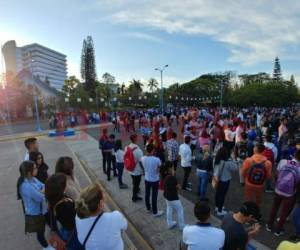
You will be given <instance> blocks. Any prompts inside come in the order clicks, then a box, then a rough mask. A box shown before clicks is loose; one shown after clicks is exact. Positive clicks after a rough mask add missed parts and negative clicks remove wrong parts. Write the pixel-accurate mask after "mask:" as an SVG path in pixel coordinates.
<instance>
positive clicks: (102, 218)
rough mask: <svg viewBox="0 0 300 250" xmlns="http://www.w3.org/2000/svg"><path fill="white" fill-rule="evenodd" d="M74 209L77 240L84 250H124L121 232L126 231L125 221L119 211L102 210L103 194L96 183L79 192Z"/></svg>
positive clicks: (126, 224)
mask: <svg viewBox="0 0 300 250" xmlns="http://www.w3.org/2000/svg"><path fill="white" fill-rule="evenodd" d="M75 209H76V214H77V216H76V218H75V221H76V228H77V234H78V240H79V242H80V243H81V244H82V245H84V243H85V245H84V247H85V249H86V250H99V249H101V250H123V249H124V243H123V240H122V231H124V230H126V229H127V226H128V223H127V220H126V219H125V218H124V216H123V215H122V214H121V213H120V212H119V211H113V212H106V211H105V210H104V198H103V192H102V190H101V188H100V186H99V184H98V183H95V184H92V185H90V186H89V187H87V188H85V189H84V190H83V191H82V192H81V194H80V197H79V199H78V200H76V202H75ZM89 232H90V234H89ZM88 234H89V236H87V235H88Z"/></svg>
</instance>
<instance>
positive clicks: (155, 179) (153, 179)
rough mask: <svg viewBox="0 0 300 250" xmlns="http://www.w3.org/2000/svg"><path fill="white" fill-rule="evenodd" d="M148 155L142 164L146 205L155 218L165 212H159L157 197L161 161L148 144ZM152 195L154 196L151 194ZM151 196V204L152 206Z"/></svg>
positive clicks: (144, 157) (142, 160) (143, 158)
mask: <svg viewBox="0 0 300 250" xmlns="http://www.w3.org/2000/svg"><path fill="white" fill-rule="evenodd" d="M146 151H147V155H146V156H143V157H142V159H141V163H142V165H143V167H144V171H145V203H146V208H147V210H148V211H149V212H151V210H152V213H153V216H154V217H159V216H161V215H163V211H158V210H157V195H158V187H159V172H160V167H161V161H160V159H159V158H158V157H155V156H154V146H153V145H152V144H148V145H147V146H146ZM151 193H152V194H151ZM150 194H151V204H150Z"/></svg>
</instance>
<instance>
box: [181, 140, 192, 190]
mask: <svg viewBox="0 0 300 250" xmlns="http://www.w3.org/2000/svg"><path fill="white" fill-rule="evenodd" d="M190 141H191V137H190V136H185V137H184V143H183V144H181V145H180V146H179V156H180V163H181V167H182V168H183V171H184V176H183V182H182V189H183V190H187V191H192V189H191V188H190V187H188V186H187V184H188V178H189V176H190V173H191V170H192V150H191V147H190Z"/></svg>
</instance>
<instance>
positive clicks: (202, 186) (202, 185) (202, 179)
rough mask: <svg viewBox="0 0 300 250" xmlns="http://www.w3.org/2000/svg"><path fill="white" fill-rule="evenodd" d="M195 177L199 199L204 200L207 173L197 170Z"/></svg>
mask: <svg viewBox="0 0 300 250" xmlns="http://www.w3.org/2000/svg"><path fill="white" fill-rule="evenodd" d="M197 176H198V177H199V185H198V192H199V195H200V199H201V198H205V194H206V188H207V184H208V173H207V171H199V170H197Z"/></svg>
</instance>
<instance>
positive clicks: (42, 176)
mask: <svg viewBox="0 0 300 250" xmlns="http://www.w3.org/2000/svg"><path fill="white" fill-rule="evenodd" d="M29 160H31V161H33V162H35V164H36V167H37V170H38V171H37V175H36V178H37V179H38V180H39V181H40V182H42V183H44V184H45V182H46V180H47V179H48V172H47V171H48V169H49V167H48V165H47V164H46V163H45V161H44V156H43V154H42V153H41V152H31V153H30V154H29Z"/></svg>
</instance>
